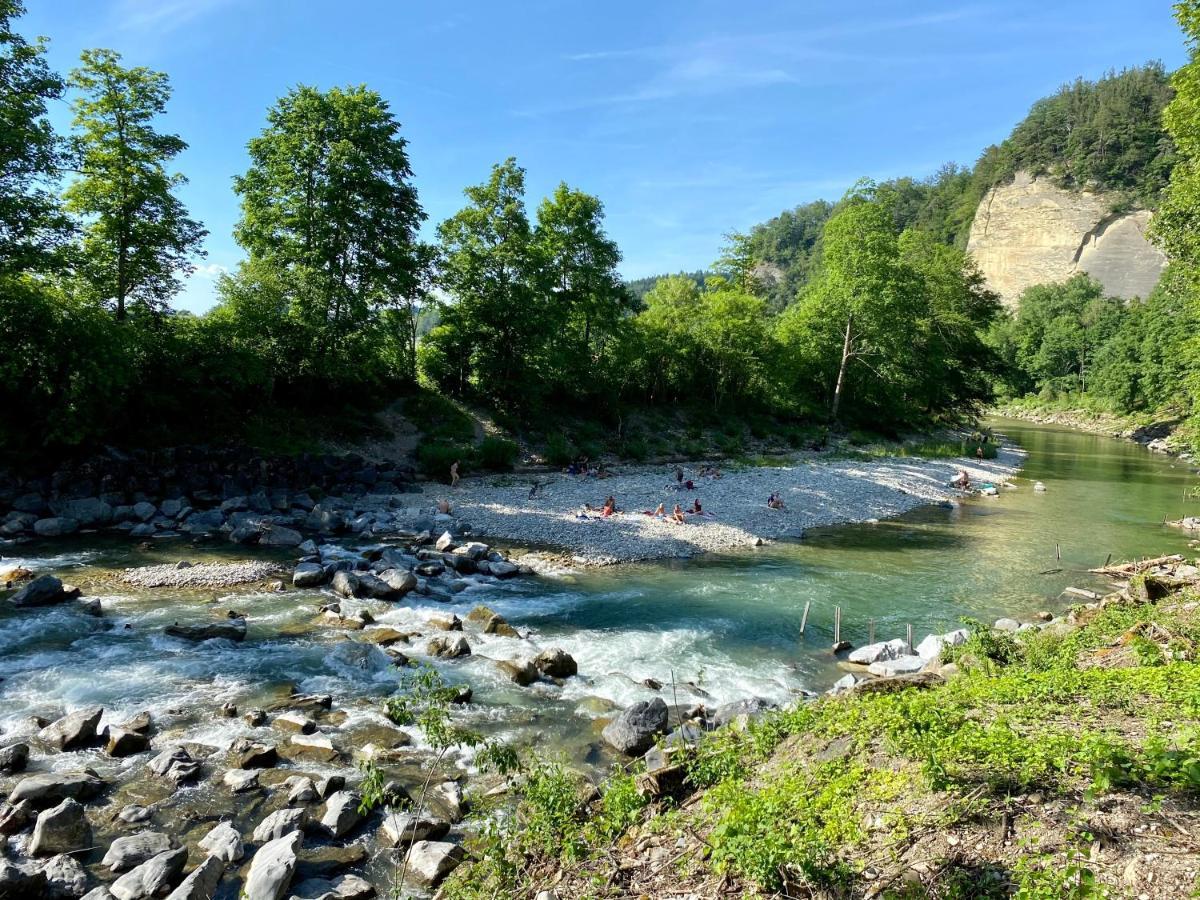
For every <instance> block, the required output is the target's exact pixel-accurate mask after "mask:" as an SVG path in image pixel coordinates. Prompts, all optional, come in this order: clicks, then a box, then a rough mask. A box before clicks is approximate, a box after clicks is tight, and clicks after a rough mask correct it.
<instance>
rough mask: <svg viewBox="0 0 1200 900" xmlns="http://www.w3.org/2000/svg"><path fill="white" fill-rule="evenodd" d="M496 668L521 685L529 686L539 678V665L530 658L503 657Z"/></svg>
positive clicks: (497, 662)
mask: <svg viewBox="0 0 1200 900" xmlns="http://www.w3.org/2000/svg"><path fill="white" fill-rule="evenodd" d="M496 668H497V669H498V670H499V671H500V673H501V674H502V675H504V677H505V678H507V679H508V680H509V681H511V682H513V683H514V684H519V685H520V686H521V687H529V685H531V684H533V683H534V682H535V681H537V679H538V670H537V666H535V665H534V664H533V662H532V661H531V660H528V659H501V660H497V661H496Z"/></svg>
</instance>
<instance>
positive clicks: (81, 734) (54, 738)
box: [38, 706, 104, 750]
mask: <svg viewBox="0 0 1200 900" xmlns="http://www.w3.org/2000/svg"><path fill="white" fill-rule="evenodd" d="M102 715H104V710H103V708H101V707H99V706H96V707H92V708H90V709H78V710H76V711H75V712H73V713H69V714H67V715H65V716H63V717H62V718H61V719H59V720H57V721H56V722H54V723H53V724H50V725H47V726H46V727H45V728H43V729H42V730H41V731H40V732H39V733H38V737H39V738H41V739H42V740H43V741H45V742H46V743H47V744H51V745H53V746H55V747H57V748H58V749H59V750H79V749H82V748H84V747H91V746H92V745H93V744H95V743H96V726H97V725H99V724H100V717H101V716H102Z"/></svg>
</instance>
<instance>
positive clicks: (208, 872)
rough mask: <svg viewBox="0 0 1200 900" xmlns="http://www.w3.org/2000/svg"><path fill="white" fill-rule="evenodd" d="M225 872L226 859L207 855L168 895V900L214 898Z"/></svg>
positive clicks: (211, 899) (203, 899)
mask: <svg viewBox="0 0 1200 900" xmlns="http://www.w3.org/2000/svg"><path fill="white" fill-rule="evenodd" d="M224 874H225V861H224V860H223V859H221V858H220V857H217V856H207V857H205V859H204V862H202V863H200V865H198V866H196V868H195V869H193V870H192V873H191V874H190V875H188V877H187V878H185V879H183V881H182V882H181V883H180V885H179V887H177V888H175V890H173V891H171V893H170V894H168V895H167V900H213V897H215V896H216V893H217V886H218V885H219V884H220V883H221V876H222V875H224Z"/></svg>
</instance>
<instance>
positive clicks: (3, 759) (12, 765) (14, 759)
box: [0, 741, 29, 775]
mask: <svg viewBox="0 0 1200 900" xmlns="http://www.w3.org/2000/svg"><path fill="white" fill-rule="evenodd" d="M28 761H29V745H28V744H25V743H21V742H19V741H18V742H17V743H15V744H9V745H8V746H7V747H0V775H15V774H16V773H17V772H23V771H25V764H26V763H27V762H28Z"/></svg>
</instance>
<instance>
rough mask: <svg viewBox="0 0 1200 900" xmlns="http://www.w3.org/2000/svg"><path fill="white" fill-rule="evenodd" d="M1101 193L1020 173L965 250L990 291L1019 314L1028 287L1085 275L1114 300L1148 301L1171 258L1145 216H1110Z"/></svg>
mask: <svg viewBox="0 0 1200 900" xmlns="http://www.w3.org/2000/svg"><path fill="white" fill-rule="evenodd" d="M1111 206H1112V201H1111V199H1110V198H1108V197H1107V196H1105V195H1104V194H1098V193H1091V192H1088V191H1083V192H1079V193H1076V192H1073V191H1064V190H1062V189H1061V188H1058V187H1056V186H1055V185H1053V184H1052V183H1051V182H1050V181H1048V180H1044V179H1035V178H1032V177H1030V176H1029V175H1028V174H1026V173H1024V172H1021V173H1018V175H1017V176H1016V178H1015V179H1013V182H1012V183H1011V184H1003V185H999V186H997V187H996V188H993V189H992V190H991V191H990V192H989V193H988V194H987V196H986V197H984V198H983V202H982V203H980V205H979V211H978V212H977V213H976V214H975V221H974V223H973V224H972V225H971V235H970V240H969V242H968V244H967V249H968V250H969V251H970V252H971V253H972V254H973V255H974V257H975V260H976V261H977V262H978V263H979V268H980V270H981V271H982V272H983V274H984V276H985V277H986V278H987V281H988V285H989V286H990V287H991V288H992V290H994V291H996V292H997V293H998V294H1000V296H1001V298H1002V299H1003V300H1004V303H1005V304H1006V305H1007V306H1009V307H1015V306H1016V304H1017V299H1018V298H1019V297H1020V296H1021V292H1022V291H1024V290H1025V288H1027V287H1029V286H1030V285H1034V284H1045V283H1047V282H1053V281H1065V280H1066V279H1068V278H1070V277H1071V276H1072V275H1075V274H1076V273H1078V272H1087V273H1088V274H1089V275H1091V276H1092V277H1094V278H1096V279H1097V280H1098V281H1099V282H1100V283H1101V284H1103V285H1104V288H1105V291H1106V292H1107V293H1108V294H1109V295H1111V296H1115V297H1124V298H1126V299H1129V298H1131V297H1145V296H1146V295H1148V294H1149V293H1150V291H1151V290H1152V289H1153V287H1154V285H1155V284H1156V283H1157V282H1158V278H1159V276H1160V275H1161V274H1162V270H1163V268H1164V267H1165V266H1166V264H1167V260H1166V257H1165V256H1163V254H1162V253H1161V252H1160V251H1159V250H1158V248H1157V247H1155V246H1154V245H1153V244H1151V243H1150V242H1149V241H1148V240H1147V239H1146V227H1147V226H1148V225H1149V224H1150V213H1149V212H1147V211H1146V210H1139V211H1137V212H1133V213H1129V214H1126V215H1123V216H1113V215H1112V214H1111V212H1110V209H1111Z"/></svg>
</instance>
